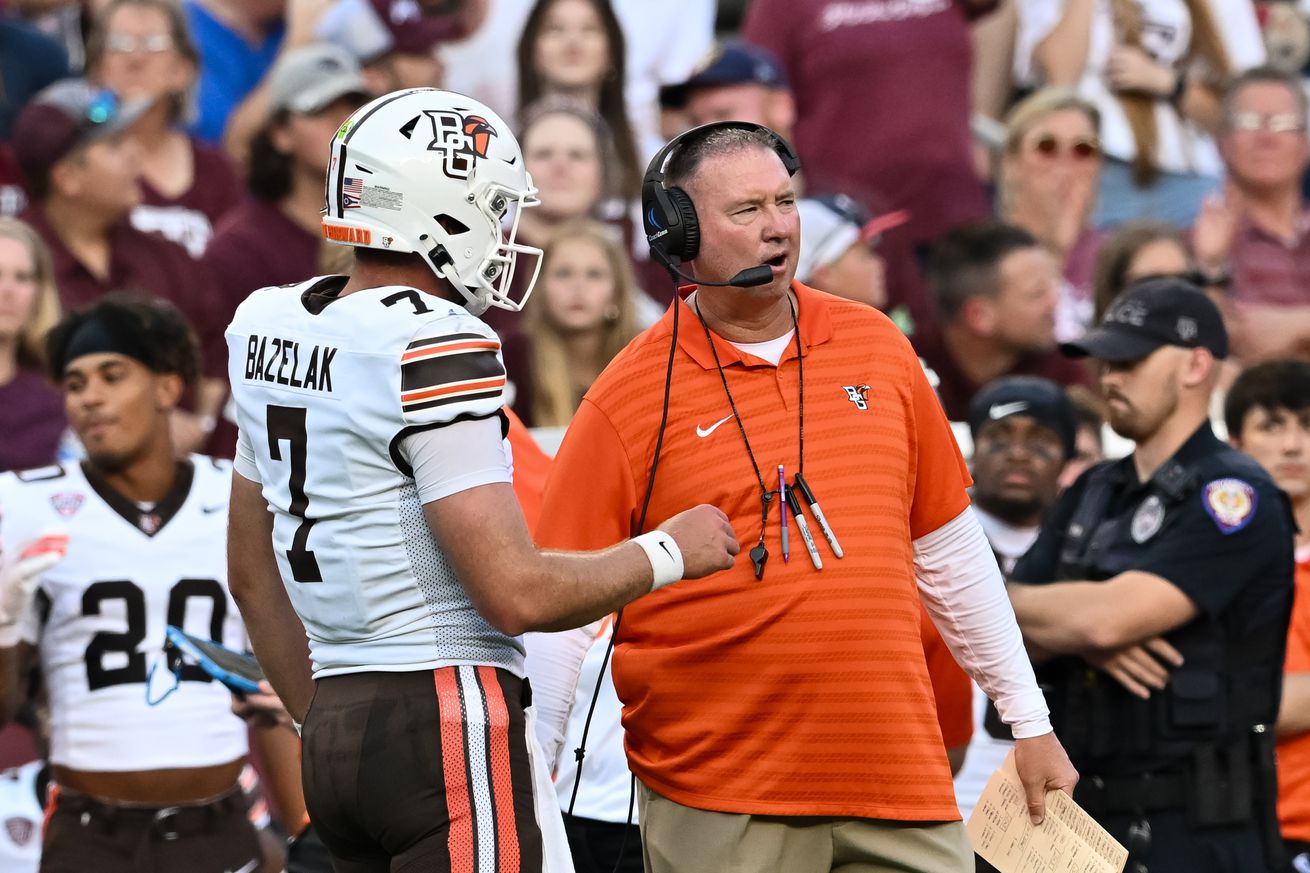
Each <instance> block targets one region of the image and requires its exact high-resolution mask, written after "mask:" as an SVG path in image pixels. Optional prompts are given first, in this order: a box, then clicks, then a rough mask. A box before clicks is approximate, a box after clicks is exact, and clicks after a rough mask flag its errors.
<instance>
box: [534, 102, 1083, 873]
mask: <svg viewBox="0 0 1310 873" xmlns="http://www.w3.org/2000/svg"><path fill="white" fill-rule="evenodd" d="M796 169H797V160H796V157H795V154H794V153H793V152H792V151H791V148H790V147H789V146H788V145H787V144H786V143H784V142H782V141H781V140H780V139H779V138H778V137H777V136H776V135H775V134H773V132H772V131H769V130H768V129H767V128H763V127H758V126H756V125H751V124H745V123H741V122H723V123H716V124H711V125H706V126H704V127H701V128H697V129H695V130H693V131H690V132H688V133H687V134H684V135H683V136H681V137H679V138H678V139H676V140H674V141H673V142H672V143H671V144H670V145H669V146H668V147H666V148H665V149H664V150H663V151H662V152H661V153H660V154H659V155H657V156H656V157H655V159H654V160H653V161H652V164H651V168H650V170H648V172H647V176H646V180H645V183H644V185H643V191H642V211H643V214H644V215H645V217H646V230H647V235H648V238H649V239H650V240H651V248H652V254H653V256H654V257H656V258H657V259H659V260H661V261H663V262H665V263H666V264H668V265H669V266H670V267H672V268H676V267H679V266H681V265H684V264H685V265H686V266H687V268H689V269H690V270H691V271H692V272H693V273H694V275H695V277H696V281H697V282H698V285H695V286H689V287H687V288H684V289H682V290H683V292H684V293H685V292H688V291H689V292H690V294H689V295H687V296H686V297H685V299H683V298H682V295H681V294H680V295H679V299H678V300H677V301H675V302H674V304H673V306H672V307H671V308H670V311H669V312H668V314H666V316H665V317H664V319H663V320H662V321H660V322H659V323H657V324H655V325H654V326H652V327H651V328H650V329H648V330H647V331H646V332H644V333H643V334H641V335H640V336H639V337H637V339H636V340H634V341H633V342H632V344H631V345H629V346H628V348H627V349H626V350H625V351H624V352H622V353H621V354H620V355H619V357H618V358H616V359H615V361H614V362H613V364H611V366H610V367H609V368H608V369H607V370H606V371H605V372H604V373H603V374H602V375H601V377H600V379H599V380H597V382H596V383H595V385H594V386H593V387H592V389H591V391H590V392H589V393H588V394H587V396H586V398H585V400H584V401H583V403H582V407H581V409H580V410H579V411H578V413H577V416H576V418H575V419H574V421H573V424H572V425H571V426H570V428H569V431H568V434H567V436H566V437H565V440H564V443H563V446H562V447H561V449H560V453H559V456H558V458H557V460H556V463H555V466H554V468H553V470H552V473H551V478H550V480H549V482H548V484H547V491H546V497H545V502H544V505H543V508H542V522H541V524H540V525H539V527H538V530H537V533H538V540H539V542H540V544H541V545H542V546H548V547H561V548H565V547H566V548H588V547H594V546H599V545H604V544H608V543H612V542H614V541H615V540H617V539H622V538H624V537H626V536H628V535H629V534H630V533H633V532H635V528H636V526H638V524H639V520H640V519H641V518H642V517H643V514H644V515H645V517H646V518H647V524H646V525H645V527H651V526H652V525H654V524H657V523H658V522H659V521H660V520H661V519H663V518H665V517H667V516H669V515H671V514H673V513H674V512H675V510H676V508H677V507H681V506H685V505H689V504H692V503H698V502H706V503H711V504H714V505H716V506H718V507H719V508H720V509H722V510H723V511H724V512H725V513H727V514H728V515H729V516H730V517H731V519H732V521H733V525H734V528H735V529H736V530H737V531H738V532H739V535H740V536H741V537H742V538H743V542H742V552H743V557H745V556H746V555H747V554H748V553H749V557H750V559H749V560H743V559H742V558H739V559H738V561H737V563H736V565H735V566H734V567H733V568H732V569H730V570H727V571H724V572H721V573H718V574H716V575H714V576H711V577H709V578H708V579H707V580H705V582H704V583H703V584H701V585H699V586H696V587H695V589H694V590H693V589H691V588H688V589H687V590H685V591H680V590H677V589H676V588H675V589H669V590H666V591H662V592H657V593H655V594H654V595H652V596H650V597H648V598H646V599H644V600H642V601H640V602H639V603H634V604H632V605H630V606H629V607H628V608H627V609H626V610H625V611H624V612H623V614H622V618H621V621H620V624H619V627H618V630H617V632H616V640H617V648H616V654H615V662H614V678H615V686H616V688H617V690H618V693H619V697H620V698H621V699H622V700H623V703H624V716H623V723H624V727H625V728H626V731H627V747H628V757H629V761H630V764H631V767H632V770H633V772H634V773H635V774H636V776H637V778H638V780H639V781H640V785H639V786H638V792H639V797H640V800H641V803H642V812H641V814H642V830H643V842H644V851H645V861H646V869H647V870H648V871H651V873H672V871H688V870H715V871H728V870H731V871H757V870H758V871H765V870H787V871H788V873H809V871H828V870H830V869H835V868H838V867H841V866H843V865H846V864H852V863H864V864H881V865H885V866H889V867H890V866H899V867H901V868H904V869H914V870H920V871H924V873H947V871H949V873H961V871H965V870H972V869H973V859H972V854H971V852H970V851H969V845H968V839H967V836H966V834H965V831H964V827H963V825H962V824H961V823H960V821H959V813H958V811H957V809H956V805H955V800H954V795H953V793H952V787H951V774H950V770H949V768H948V766H947V761H946V755H945V752H944V750H943V747H942V740H941V735H940V732H939V730H938V727H937V722H936V719H935V718H934V713H933V702H932V689H931V686H930V683H929V679H928V672H927V669H926V667H925V665H924V658H923V648H922V646H921V645H920V639H919V593H916V585H915V583H916V580H917V582H918V589H919V592H920V593H921V594H922V596H923V599H924V601H925V602H926V603H927V605H928V607H929V609H930V610H931V612H932V613H933V615H934V617H935V620H936V622H937V625H938V627H939V628H940V629H941V631H942V635H943V637H944V638H945V639H946V640H947V642H948V644H949V645H950V646H951V648H952V651H953V652H954V653H955V655H956V657H957V658H958V659H960V660H961V661H962V663H964V664H965V666H966V667H967V668H968V669H969V671H970V672H971V673H972V674H973V675H974V676H975V677H976V678H977V680H978V682H979V684H980V685H981V686H982V687H983V689H984V690H986V691H987V692H988V694H989V695H990V696H991V697H993V698H994V699H995V700H996V701H997V703H998V705H999V707H1000V710H1001V713H1002V716H1003V718H1004V719H1005V720H1006V721H1007V722H1008V723H1009V724H1010V725H1011V726H1012V727H1013V728H1014V731H1015V734H1016V736H1018V737H1020V738H1021V739H1020V740H1019V743H1018V749H1017V758H1018V766H1019V770H1020V774H1021V776H1022V777H1023V779H1024V783H1025V786H1026V788H1027V792H1028V801H1029V807H1030V811H1031V813H1032V815H1033V817H1034V818H1035V819H1039V818H1040V816H1041V815H1042V812H1043V806H1042V797H1043V794H1044V791H1045V790H1048V789H1051V788H1062V789H1065V790H1070V789H1072V787H1073V785H1074V783H1075V781H1076V780H1077V775H1076V773H1075V772H1074V770H1073V768H1072V766H1071V765H1070V764H1069V761H1068V759H1067V758H1066V757H1065V754H1064V751H1063V749H1062V748H1061V747H1060V744H1059V742H1058V741H1057V740H1056V739H1055V736H1054V735H1053V734H1052V733H1051V726H1050V723H1049V720H1048V718H1047V711H1046V707H1045V705H1044V703H1043V701H1042V696H1041V693H1040V691H1039V690H1038V688H1037V685H1036V682H1035V680H1034V678H1033V672H1032V668H1031V667H1030V666H1029V663H1028V660H1027V658H1026V656H1025V654H1024V650H1023V646H1022V641H1021V638H1020V635H1019V630H1018V628H1017V626H1016V625H1015V621H1014V616H1013V613H1012V612H1011V610H1010V608H1009V605H1008V603H1007V600H1006V596H1005V592H1004V589H1003V586H1002V583H1001V577H1000V573H999V571H998V570H997V567H996V561H995V559H994V557H993V556H992V553H991V550H990V548H989V547H988V545H987V541H986V539H985V538H984V536H983V534H982V531H981V529H980V528H979V526H978V523H977V521H976V520H975V518H974V516H973V514H972V512H971V510H970V509H969V498H968V495H967V494H966V493H965V488H966V487H967V486H968V484H969V476H968V473H967V471H966V469H965V466H964V462H963V461H962V459H961V458H960V455H959V452H958V450H957V448H956V446H955V442H954V440H953V438H952V435H951V431H950V428H949V425H948V424H947V421H946V418H945V416H944V415H943V414H942V411H941V407H940V406H939V404H938V403H937V400H936V398H935V396H934V395H933V392H932V389H931V387H930V386H929V384H928V382H927V380H926V378H925V377H924V374H923V371H922V369H921V367H920V365H919V363H918V359H917V358H916V356H915V354H914V352H913V351H912V350H911V348H910V345H909V343H908V342H907V341H906V340H905V339H904V338H903V337H902V336H901V334H900V332H899V331H897V329H896V328H895V327H894V326H893V324H892V323H891V322H890V321H889V320H888V319H887V318H886V317H884V316H883V315H882V314H881V313H879V312H877V311H875V310H873V309H870V308H869V307H866V306H862V305H859V304H856V303H851V302H847V301H844V300H840V299H838V298H835V297H832V296H829V295H827V294H824V293H821V292H819V291H816V290H813V289H811V288H807V287H805V286H804V285H802V284H800V283H799V282H794V281H793V280H792V277H793V275H794V274H795V269H796V255H797V248H798V242H799V236H800V230H801V229H800V225H799V220H798V217H797V212H796V194H795V191H794V190H793V186H792V183H791V178H790V176H791V175H792V174H794V172H795V171H796ZM751 268H753V269H751ZM730 282H731V283H735V285H736V286H737V287H733V286H730V285H728V284H727V283H730ZM710 283H719V285H717V286H714V285H711V284H710ZM743 286H749V287H743ZM657 453H658V459H657V460H656V461H655V462H654V464H653V463H652V460H653V456H655V455H656V454H657ZM780 465H781V470H780ZM652 467H654V485H653V487H651V482H652ZM780 473H782V474H783V475H782V476H781V477H780ZM780 478H782V479H783V480H784V481H785V482H786V483H787V485H788V488H789V489H791V491H792V495H794V496H793V497H792V498H789V499H787V500H786V501H784V500H783V499H782V497H781V495H780V493H779V491H780V488H779V482H780ZM802 483H804V485H805V486H808V487H801V486H802ZM647 502H649V508H648V510H647V511H645V512H644V513H643V507H644V505H645V504H646V503H647ZM784 502H786V503H787V504H789V505H788V506H787V512H786V514H785V515H784V514H783V513H782V511H781V510H782V506H780V504H781V503H784ZM797 510H799V513H800V515H799V517H797V516H796V512H797ZM783 519H786V522H784V521H783ZM801 520H804V521H805V522H806V528H807V529H808V530H809V531H810V532H811V533H812V540H813V547H812V548H811V547H810V545H809V542H808V541H807V539H806V538H805V537H804V536H803V534H802V528H801V527H799V523H800V521H801ZM784 524H785V525H786V528H787V530H788V532H789V537H788V539H789V540H790V543H789V544H788V543H786V542H785V541H784V539H783V536H782V530H783V528H784ZM788 545H790V552H789V553H788ZM820 567H821V568H820ZM583 778H584V779H585V775H584V777H583Z"/></svg>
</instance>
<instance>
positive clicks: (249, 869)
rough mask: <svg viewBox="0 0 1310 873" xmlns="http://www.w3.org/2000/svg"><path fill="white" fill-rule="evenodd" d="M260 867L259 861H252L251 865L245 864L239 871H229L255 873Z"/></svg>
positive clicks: (230, 872)
mask: <svg viewBox="0 0 1310 873" xmlns="http://www.w3.org/2000/svg"><path fill="white" fill-rule="evenodd" d="M258 866H259V859H258V858H256V859H255V860H253V861H251V862H250V863H249V864H243V865H242V866H241V867H240V868H239V869H236V870H229V871H228V873H254V870H255V868H257V867H258Z"/></svg>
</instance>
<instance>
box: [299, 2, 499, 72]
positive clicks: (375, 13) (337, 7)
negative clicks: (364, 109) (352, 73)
mask: <svg viewBox="0 0 1310 873" xmlns="http://www.w3.org/2000/svg"><path fill="white" fill-rule="evenodd" d="M485 7H486V3H485V2H476V3H469V2H463V3H458V2H457V3H454V4H449V3H448V4H446V10H447V11H444V12H442V13H440V14H434V13H432V12H430V11H429V9H428V8H427V4H423V3H416V2H414V0H336V2H334V3H332V5H331V6H329V7H328V9H327V10H326V11H325V12H324V13H323V16H322V17H321V18H320V19H319V20H318V22H317V24H316V25H315V27H314V33H315V36H316V37H317V38H318V39H319V40H321V41H323V42H330V43H333V44H335V45H339V46H341V47H342V48H344V49H345V50H346V51H348V52H350V53H351V54H352V55H354V56H355V59H356V60H358V61H359V63H360V66H361V67H362V68H363V70H364V78H365V80H367V81H368V83H369V88H370V90H372V91H373V93H375V94H388V93H390V92H392V91H400V90H403V89H405V88H439V87H440V86H441V79H442V74H443V72H444V71H443V69H442V65H441V61H440V60H439V59H438V58H437V54H436V49H437V46H439V45H441V43H443V42H446V41H448V40H455V39H461V38H463V37H465V36H467V35H468V34H470V33H471V32H472V31H473V30H476V29H477V27H478V26H479V25H480V24H481V22H482V19H483V17H484V16H485V14H486V8H485Z"/></svg>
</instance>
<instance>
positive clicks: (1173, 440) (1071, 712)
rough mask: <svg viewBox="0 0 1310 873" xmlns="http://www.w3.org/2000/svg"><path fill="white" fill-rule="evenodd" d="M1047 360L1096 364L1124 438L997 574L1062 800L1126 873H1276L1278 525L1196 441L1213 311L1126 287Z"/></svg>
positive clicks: (1200, 438)
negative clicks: (1114, 843) (1097, 829)
mask: <svg viewBox="0 0 1310 873" xmlns="http://www.w3.org/2000/svg"><path fill="white" fill-rule="evenodd" d="M1062 351H1064V353H1065V354H1066V355H1070V356H1072V357H1084V356H1090V357H1093V358H1095V359H1097V362H1098V364H1099V374H1100V381H1101V389H1102V392H1103V394H1104V395H1105V400H1106V404H1107V409H1108V418H1109V422H1110V425H1111V426H1112V427H1113V428H1114V429H1115V431H1117V432H1118V433H1119V434H1120V435H1122V436H1124V437H1127V438H1128V439H1131V440H1134V441H1135V442H1136V449H1135V451H1134V452H1133V453H1132V454H1131V455H1129V456H1128V457H1126V458H1122V459H1120V460H1118V461H1111V462H1107V463H1104V464H1100V465H1098V466H1095V467H1093V468H1092V469H1090V470H1088V471H1087V472H1086V473H1084V474H1083V475H1082V476H1081V477H1079V479H1078V480H1077V481H1076V482H1075V483H1074V484H1073V485H1072V486H1071V487H1070V488H1069V490H1068V491H1067V492H1066V493H1065V494H1064V495H1063V497H1062V498H1061V500H1060V501H1059V503H1057V505H1056V506H1055V508H1054V510H1053V511H1052V513H1051V515H1050V517H1049V518H1048V519H1047V520H1046V522H1045V523H1044V524H1043V525H1042V530H1041V533H1040V534H1039V535H1038V538H1037V541H1036V543H1034V545H1033V547H1032V549H1031V550H1030V551H1029V552H1028V553H1027V554H1026V555H1025V556H1024V557H1023V558H1022V559H1020V561H1019V562H1018V564H1017V565H1016V566H1015V568H1014V570H1013V572H1012V573H1011V580H1012V583H1011V585H1010V592H1011V600H1012V602H1013V604H1014V608H1015V613H1016V615H1017V617H1018V619H1019V625H1020V627H1021V628H1022V629H1023V633H1024V638H1025V641H1026V643H1027V644H1028V648H1029V653H1030V655H1031V656H1032V658H1033V662H1034V663H1035V664H1037V665H1038V679H1039V681H1040V682H1041V684H1042V687H1043V690H1044V691H1045V693H1046V695H1047V702H1048V704H1049V705H1050V708H1051V718H1052V721H1053V722H1054V723H1055V727H1056V730H1057V731H1058V732H1059V734H1060V736H1061V737H1062V738H1063V739H1064V741H1065V744H1066V747H1067V748H1068V751H1069V757H1070V759H1071V760H1072V761H1073V763H1074V765H1075V766H1076V767H1077V768H1078V770H1079V772H1080V773H1081V774H1082V781H1081V782H1080V783H1079V785H1078V788H1077V790H1076V792H1075V794H1074V796H1075V798H1076V799H1077V800H1078V802H1079V803H1081V804H1082V805H1083V806H1084V808H1086V809H1087V811H1088V812H1089V813H1091V814H1092V815H1093V816H1094V817H1095V818H1096V819H1097V820H1098V821H1099V822H1100V823H1101V824H1102V825H1103V826H1104V827H1105V828H1106V829H1107V830H1109V831H1110V833H1111V834H1113V835H1114V836H1115V837H1116V838H1117V839H1118V840H1119V841H1120V842H1121V843H1123V844H1124V845H1126V846H1127V847H1128V848H1129V851H1130V857H1129V866H1128V870H1129V871H1132V873H1220V871H1223V873H1229V871H1231V873H1261V871H1273V870H1276V869H1277V865H1279V864H1281V860H1280V859H1279V858H1278V853H1279V852H1280V850H1281V843H1280V841H1279V840H1278V827H1277V819H1276V817H1275V809H1274V804H1275V799H1276V795H1277V784H1276V779H1275V776H1274V766H1273V740H1274V734H1273V724H1274V721H1275V720H1276V718H1277V715H1278V704H1279V693H1280V691H1279V689H1280V682H1281V668H1282V662H1283V649H1284V644H1285V640H1286V634H1287V624H1288V617H1289V614H1290V610H1291V604H1292V591H1293V582H1292V579H1293V575H1292V574H1293V557H1292V547H1291V541H1292V539H1291V530H1292V528H1291V519H1290V515H1289V512H1288V509H1287V506H1286V502H1285V500H1284V499H1283V497H1282V494H1281V492H1279V491H1278V489H1277V488H1276V487H1275V486H1274V484H1273V482H1272V481H1271V480H1270V478H1269V476H1268V475H1267V474H1266V473H1265V471H1264V470H1263V469H1262V468H1261V467H1260V466H1259V465H1258V464H1256V463H1255V462H1254V461H1252V460H1251V459H1249V458H1247V457H1246V456H1244V455H1242V454H1240V453H1238V452H1236V451H1234V450H1233V449H1231V448H1229V447H1228V446H1227V445H1225V444H1224V443H1222V442H1220V441H1219V440H1218V439H1217V438H1216V437H1215V436H1214V433H1213V432H1212V431H1211V428H1210V424H1209V420H1208V415H1207V412H1208V408H1209V403H1210V395H1211V392H1212V390H1213V389H1214V386H1215V382H1216V380H1217V378H1218V367H1219V363H1218V361H1219V360H1220V359H1222V358H1223V357H1224V356H1225V355H1226V354H1227V352H1228V337H1227V334H1226V332H1225V330H1224V326H1223V321H1222V319H1221V318H1220V315H1219V311H1218V309H1217V308H1216V307H1215V305H1214V304H1213V303H1212V302H1211V301H1210V300H1209V299H1208V298H1207V297H1206V296H1205V295H1204V294H1203V293H1202V292H1201V291H1200V290H1199V289H1197V288H1195V287H1194V286H1192V285H1190V284H1188V283H1187V282H1185V281H1182V280H1180V279H1173V278H1166V279H1155V280H1150V281H1147V282H1142V283H1140V284H1138V285H1135V286H1132V287H1131V288H1129V289H1128V290H1127V291H1125V292H1124V293H1123V294H1122V295H1121V296H1120V297H1119V299H1118V300H1117V301H1116V302H1115V304H1114V305H1113V306H1112V307H1111V309H1110V311H1109V312H1108V313H1107V315H1106V316H1105V319H1104V320H1103V321H1102V323H1101V324H1100V326H1099V327H1097V328H1095V329H1094V330H1092V331H1091V332H1089V333H1088V334H1086V335H1085V336H1084V337H1083V338H1082V339H1080V340H1078V341H1077V342H1074V343H1068V344H1065V345H1064V346H1063V347H1062Z"/></svg>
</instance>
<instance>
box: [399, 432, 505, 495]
mask: <svg viewBox="0 0 1310 873" xmlns="http://www.w3.org/2000/svg"><path fill="white" fill-rule="evenodd" d="M400 455H401V457H403V458H404V459H405V460H406V461H407V462H408V463H409V465H410V467H411V468H413V470H414V484H415V485H417V486H418V496H419V500H420V501H422V502H423V503H431V502H432V501H434V500H440V499H441V498H443V497H449V496H450V495H452V494H458V493H459V492H461V491H467V490H469V489H470V488H476V487H478V486H479V485H490V484H492V483H495V482H510V481H512V480H513V474H512V472H511V469H510V465H511V461H510V454H509V444H508V443H507V442H506V441H505V440H503V439H502V438H501V435H500V418H499V417H498V416H491V417H489V418H477V419H472V420H466V421H456V422H454V423H452V424H446V425H441V426H439V427H430V428H426V429H424V430H421V431H418V432H416V433H412V434H410V435H409V436H407V437H405V438H404V439H403V440H401V442H400Z"/></svg>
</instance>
